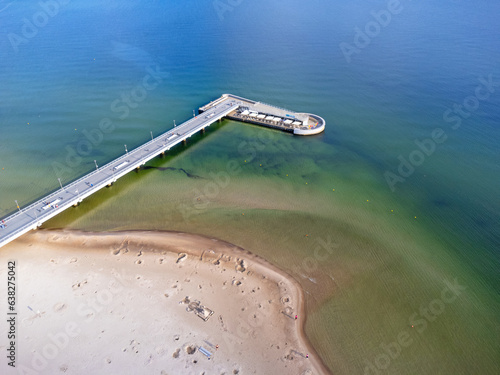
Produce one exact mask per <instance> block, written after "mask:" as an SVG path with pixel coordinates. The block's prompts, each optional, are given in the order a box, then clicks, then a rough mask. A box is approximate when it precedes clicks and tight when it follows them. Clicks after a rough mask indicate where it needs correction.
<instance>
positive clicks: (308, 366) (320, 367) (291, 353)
mask: <svg viewBox="0 0 500 375" xmlns="http://www.w3.org/2000/svg"><path fill="white" fill-rule="evenodd" d="M27 247H30V248H32V249H33V247H35V248H38V249H39V248H42V247H46V248H50V249H52V250H54V252H55V253H54V254H59V256H60V259H61V260H62V261H61V260H57V259H58V258H56V260H54V258H52V259H51V260H50V261H51V262H54V261H55V262H56V264H57V263H61V265H60V266H59V267H63V269H62V273H64V271H65V270H66V269H68V267H69V266H68V265H67V263H68V260H67V259H69V258H71V260H69V263H72V262H74V264H77V259H80V257H82V256H83V257H84V258H86V255H88V254H89V253H90V252H92V251H94V252H95V256H93V257H91V259H90V260H91V261H92V262H93V263H91V265H89V266H87V268H85V269H86V270H87V269H88V270H92V268H93V267H94V266H95V261H96V259H97V261H98V262H100V263H99V265H101V264H103V265H104V266H105V267H103V268H104V269H106V264H108V268H109V265H110V264H116V262H117V261H121V260H122V259H123V261H122V262H121V264H123V263H131V262H129V261H131V260H134V259H137V258H136V257H142V258H140V259H139V260H136V261H135V262H134V265H128V267H129V268H130V269H132V268H133V267H137V266H139V267H143V269H144V270H146V269H148V268H149V270H148V271H149V272H148V271H146V272H144V275H145V276H146V278H147V277H149V276H150V274H155V270H156V272H157V274H158V275H160V276H161V277H165V276H164V275H163V274H162V272H164V271H162V272H160V273H158V271H157V270H158V269H160V268H159V267H164V266H163V265H162V264H164V265H166V264H169V265H170V267H174V268H176V269H177V271H179V273H180V275H181V276H185V277H186V279H185V280H184V281H186V280H187V282H189V279H190V278H194V277H198V276H196V275H193V272H194V270H198V271H200V273H201V271H202V270H210V272H212V273H211V274H210V276H209V277H206V276H204V277H203V278H200V280H202V281H200V285H199V288H200V289H201V288H202V284H203V282H204V283H205V284H206V283H208V284H209V286H210V287H212V283H214V284H215V283H216V281H220V280H219V279H220V277H222V276H220V275H218V273H219V271H220V274H225V275H229V276H231V275H232V279H229V281H231V280H232V283H233V285H237V286H239V285H240V284H241V283H245V285H247V284H250V283H254V285H257V288H258V289H259V290H260V289H261V287H262V293H264V290H265V291H266V292H267V293H268V294H269V295H271V294H275V293H276V289H277V290H278V293H279V294H276V295H277V296H279V302H280V303H278V301H275V299H276V298H270V299H269V307H267V306H264V308H268V312H266V313H265V314H264V315H262V317H263V318H264V321H261V322H260V323H259V322H258V320H259V319H257V325H253V324H252V323H251V322H250V320H248V322H250V324H251V326H252V328H250V326H249V328H248V329H249V330H251V334H252V337H253V338H254V339H256V340H255V342H257V343H259V344H258V345H259V347H251V348H250V349H249V350H248V349H241V350H242V352H243V353H245V354H246V351H247V350H248V354H249V355H248V357H249V358H247V357H245V354H242V353H241V352H239V353H238V354H234V353H232V354H233V357H238V355H239V357H238V358H240V357H241V358H240V359H241V361H242V363H244V362H245V360H247V362H248V363H246V364H245V365H241V366H242V371H243V373H246V372H247V371H246V369H248V368H249V367H248V366H250V367H251V366H252V359H253V358H252V357H256V358H258V357H260V356H261V355H263V353H266V356H267V352H268V351H269V350H270V349H269V348H265V345H267V344H269V342H270V341H269V339H268V341H266V340H265V339H262V340H260V339H258V338H259V337H263V336H261V335H265V334H267V331H271V330H272V329H271V326H269V325H268V324H266V323H268V321H271V322H272V327H276V328H274V329H275V332H274V336H272V337H278V336H279V335H281V336H280V340H281V341H280V345H282V348H281V349H280V346H279V345H276V349H279V351H278V352H277V353H279V355H276V354H271V355H269V358H268V359H267V362H266V366H267V367H266V370H271V371H274V370H275V369H274V366H276V368H278V367H280V366H284V367H287V366H288V365H291V366H293V368H294V369H296V370H297V371H300V372H297V374H300V375H303V374H304V375H309V374H325V375H330V374H331V372H330V371H329V370H328V368H327V367H326V365H325V364H324V363H323V361H322V360H321V358H320V357H319V355H318V353H317V352H316V350H315V349H314V348H313V346H312V344H311V343H310V341H309V339H308V337H307V335H306V334H305V329H304V327H305V323H306V319H307V316H306V312H305V296H304V291H303V289H302V287H301V286H300V284H299V283H298V282H297V281H296V280H295V279H294V278H292V277H291V276H290V275H288V274H287V273H286V272H284V271H282V270H281V269H279V268H278V267H277V266H275V265H273V264H271V263H269V262H268V261H266V260H265V259H264V258H262V257H259V256H258V255H255V254H253V253H251V252H250V251H248V250H245V249H243V248H241V247H238V246H236V245H233V244H231V243H229V242H226V241H223V240H219V239H216V238H212V237H207V236H203V235H198V234H190V233H185V232H173V231H143V230H137V231H135V230H129V231H116V232H84V231H74V230H61V229H57V230H52V229H50V230H39V231H37V232H33V233H30V234H29V235H26V236H24V237H23V238H21V239H18V240H17V241H16V242H14V243H12V244H10V245H8V246H6V247H5V248H4V249H2V250H1V251H0V258H8V257H9V256H10V257H12V254H13V253H14V254H19V255H21V256H23V251H22V250H21V249H26V248H27ZM71 247H72V248H75V249H78V250H77V251H78V253H74V252H72V251H68V248H71ZM11 249H12V250H15V252H12V251H11ZM106 249H108V250H110V252H105V250H106ZM82 250H84V251H83V252H82ZM26 251H27V254H29V253H30V251H28V250H26ZM37 255H38V256H39V257H42V258H43V257H44V255H47V254H44V252H40V251H38V252H37ZM70 255H73V257H70ZM158 256H160V258H158ZM75 257H78V258H75ZM155 257H156V260H154V258H155ZM22 262H25V260H23V261H22ZM22 262H20V263H21V264H22ZM110 262H114V263H110ZM3 263H4V264H6V262H3ZM63 263H64V265H63ZM188 263H189V267H187V269H184V270H181V269H182V268H183V267H184V266H187V265H188ZM4 264H2V267H4ZM226 266H234V269H235V270H234V271H231V270H230V268H229V267H226ZM221 267H223V269H222V270H220V268H221ZM174 268H172V270H173V271H175V269H174ZM226 268H227V270H226ZM134 269H136V268H134ZM214 270H215V271H214ZM173 271H171V272H173ZM198 271H196V274H197V273H198ZM223 271H224V272H223ZM226 271H227V272H226ZM190 272H191V273H190ZM188 274H189V275H188ZM186 275H188V276H186ZM235 275H236V276H235ZM236 277H237V278H238V279H236ZM259 277H260V278H259ZM178 278H179V279H180V277H178ZM239 280H241V281H239ZM243 280H244V281H243ZM227 281H228V280H226V281H224V285H225V284H226V282H227ZM269 281H270V283H269ZM85 282H86V281H85ZM151 282H152V281H151ZM234 283H236V284H234ZM205 284H203V288H205V289H209V286H208V285H205ZM78 285H80V284H78ZM225 288H226V287H223V288H222V290H220V291H219V292H218V293H216V294H219V297H213V298H214V299H213V300H212V301H211V302H210V303H211V304H212V305H214V304H215V305H216V302H217V299H216V298H229V297H225V296H224V295H226V294H227V295H228V294H229V289H227V290H224V289H225ZM241 288H243V287H241ZM233 289H234V287H233ZM127 290H128V289H127ZM180 290H183V289H182V286H181V288H180ZM180 290H176V293H180ZM153 291H155V289H154V288H153ZM252 292H255V287H254V289H253V290H252ZM94 293H97V291H96V292H94ZM205 293H206V294H205V295H204V294H200V295H201V296H202V298H203V299H204V300H210V298H211V297H210V296H209V295H208V292H205ZM241 293H242V294H243V293H244V290H241ZM212 294H214V291H212ZM165 295H167V294H165ZM186 298H188V297H186ZM239 298H240V299H241V298H243V297H241V295H240V297H239ZM248 300H250V296H248V297H244V300H242V301H243V302H242V303H244V304H245V306H246V304H248ZM271 300H272V303H271ZM232 301H233V300H230V304H232ZM234 301H236V300H234ZM127 302H128V301H125V302H122V304H126V303H127ZM181 302H182V301H181ZM240 302H241V301H240ZM179 303H180V302H179ZM227 303H228V302H227V301H223V303H222V305H224V304H227ZM234 303H235V304H237V302H234ZM260 307H261V304H259V308H260ZM246 308H247V309H248V308H249V307H242V308H241V311H243V310H245V309H246ZM171 309H172V307H171ZM250 309H251V307H250ZM175 311H178V310H175ZM262 311H263V310H262ZM273 311H274V313H273ZM219 312H220V309H219V311H217V313H219ZM278 312H279V313H278ZM227 314H228V315H226V316H225V318H224V319H226V318H227V316H229V319H228V322H227V323H225V324H224V323H222V315H219V319H220V321H221V324H222V326H223V327H224V326H225V325H227V326H228V327H229V326H231V325H234V324H235V323H236V322H238V324H237V325H234V327H236V329H232V328H229V329H228V328H227V327H224V331H226V332H227V333H226V335H233V336H234V334H235V333H237V336H238V337H239V338H242V337H243V338H244V340H243V341H241V343H240V344H241V347H243V348H244V346H245V345H247V342H250V341H251V338H248V337H246V335H244V334H243V333H242V332H240V331H241V330H242V329H243V328H242V327H241V322H239V320H240V319H241V315H243V314H242V313H236V315H235V314H234V313H229V312H227ZM258 314H259V312H258V311H257V315H258ZM270 314H271V315H270ZM295 314H296V315H298V319H297V320H295V319H294V317H293V316H292V315H295ZM253 317H254V318H256V314H253ZM152 318H154V316H148V317H147V318H146V319H152ZM181 318H184V316H181ZM122 319H123V317H122ZM209 319H211V320H212V321H215V322H216V319H217V317H216V316H213V317H212V318H210V317H209ZM181 320H182V319H181ZM172 323H173V324H172V325H173V326H175V325H178V324H179V325H181V321H177V319H174V321H173V322H172ZM195 323H199V322H197V321H195ZM189 324H191V323H189ZM211 324H215V323H211ZM244 324H246V326H248V324H247V323H244ZM200 327H202V328H200V329H201V330H202V331H203V329H204V328H203V327H204V326H200ZM278 327H279V328H278ZM245 329H246V328H245ZM103 332H104V331H103ZM214 332H215V331H214ZM249 332H250V331H249ZM213 334H214V335H215V333H213ZM228 337H229V336H228ZM238 337H236V336H235V339H238ZM225 339H226V338H225ZM257 339H258V340H257ZM226 341H227V339H226ZM261 341H262V342H261ZM283 341H284V343H285V347H283ZM288 345H290V346H288ZM200 346H201V345H200ZM286 346H288V347H286ZM236 347H237V346H235V348H236ZM272 347H273V345H271V348H272ZM291 348H293V349H291ZM295 348H297V349H295ZM253 349H256V350H255V351H254V350H253ZM285 349H286V350H288V351H286V350H285ZM259 351H262V353H259ZM304 353H307V354H308V359H305V356H304ZM189 354H191V353H189ZM177 355H178V354H177ZM217 355H218V356H222V354H219V353H217ZM233 357H232V358H231V360H232V359H233ZM300 357H303V358H300ZM174 358H177V357H175V356H174ZM263 358H264V357H263ZM294 359H295V361H294ZM227 361H229V359H227ZM297 361H299V363H296V362H297ZM194 363H196V362H194ZM212 363H214V361H212ZM185 366H187V364H185ZM245 366H247V367H246V368H245ZM244 369H245V370H244ZM234 371H235V372H234V373H236V374H237V373H239V370H236V369H235V370H234ZM287 371H290V368H288V370H287ZM42 373H43V372H42Z"/></svg>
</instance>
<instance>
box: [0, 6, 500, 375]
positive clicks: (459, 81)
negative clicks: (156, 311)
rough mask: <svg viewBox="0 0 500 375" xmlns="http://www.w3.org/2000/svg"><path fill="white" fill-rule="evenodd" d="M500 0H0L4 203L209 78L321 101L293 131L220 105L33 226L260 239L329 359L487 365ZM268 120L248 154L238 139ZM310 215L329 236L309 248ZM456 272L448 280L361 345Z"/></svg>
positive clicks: (494, 340)
mask: <svg viewBox="0 0 500 375" xmlns="http://www.w3.org/2000/svg"><path fill="white" fill-rule="evenodd" d="M499 14H500V3H497V2H494V1H486V0H478V1H475V2H468V1H460V0H443V1H439V2H437V1H430V0H423V1H411V0H401V1H396V0H389V1H378V0H373V1H367V0H362V1H356V2H351V1H337V0H334V1H326V0H311V1H307V2H305V1H299V0H288V1H284V0H273V1H264V0H254V1H248V0H247V1H245V0H241V1H229V0H215V1H202V0H185V1H182V2H173V1H157V0H149V1H141V2H139V1H115V0H110V1H106V2H100V1H99V2H98V1H94V0H89V1H85V2H81V1H62V0H61V1H56V0H46V1H41V2H34V1H22V0H18V1H0V217H2V218H3V217H6V216H8V215H9V214H10V213H12V212H14V211H15V210H16V203H15V201H16V200H17V201H18V202H19V204H20V205H21V206H26V205H28V204H29V203H30V202H32V201H34V200H36V199H38V198H40V197H42V196H44V195H45V194H47V193H49V192H51V191H54V190H56V189H58V188H59V182H58V178H60V179H61V181H62V183H63V184H64V183H68V182H70V181H72V180H75V179H77V178H78V177H80V176H82V175H83V174H85V173H87V172H89V171H91V170H92V169H94V168H95V163H98V164H104V163H106V162H108V161H110V160H112V159H114V158H116V157H117V156H120V155H122V154H123V153H124V152H125V147H127V148H128V149H129V150H130V149H133V148H134V147H137V146H139V145H140V144H142V143H144V142H146V141H147V140H148V139H150V137H151V133H152V134H153V136H155V135H158V134H161V133H163V132H165V131H167V130H168V129H170V128H171V127H173V124H174V121H175V122H176V123H177V124H179V123H181V122H182V121H185V120H187V119H189V118H190V117H191V116H192V113H193V110H196V109H197V108H198V107H200V106H202V105H204V104H206V103H208V102H209V101H211V100H214V99H215V98H217V97H219V96H220V95H222V94H224V93H232V94H236V95H240V96H243V97H246V98H250V99H253V100H258V101H262V102H266V103H270V104H273V105H276V106H279V107H285V108H290V109H291V110H295V111H304V112H309V113H315V114H318V115H320V116H322V117H323V118H324V119H325V120H326V122H327V127H326V130H325V132H324V133H323V134H321V135H318V136H313V137H302V138H301V137H293V136H291V135H289V134H284V133H280V132H276V131H274V130H267V129H260V128H256V127H254V126H251V125H244V124H239V123H234V122H231V121H224V122H223V123H222V124H220V125H217V126H216V127H214V128H213V129H211V130H210V131H209V132H208V133H207V134H206V135H204V136H199V137H197V138H196V137H195V138H194V139H193V140H192V141H191V142H190V144H189V145H188V146H187V147H180V146H179V147H178V148H177V149H176V150H173V151H172V154H171V155H169V156H167V157H166V158H165V159H159V160H156V161H154V162H151V163H150V164H149V167H151V168H150V169H147V170H144V171H142V172H140V173H138V174H133V175H132V174H131V176H127V177H126V178H125V179H124V181H123V182H122V181H120V182H119V183H117V184H116V186H115V187H113V189H114V190H107V191H105V192H102V193H99V194H97V195H96V196H95V197H92V198H90V199H89V200H88V202H85V203H84V204H83V205H82V206H81V207H78V208H77V209H74V210H72V211H71V212H67V213H64V214H63V215H61V216H59V217H57V218H55V219H53V220H52V221H51V222H48V223H47V224H46V227H47V228H60V227H66V228H73V229H82V230H117V229H157V230H182V231H187V232H193V233H202V234H206V235H210V236H214V237H218V238H222V239H223V240H226V241H229V242H232V243H235V244H237V245H240V246H242V247H244V248H246V249H247V250H249V251H252V252H254V253H257V254H259V255H261V256H263V257H264V258H266V259H268V260H270V261H271V262H273V263H275V264H276V265H278V266H279V267H281V268H283V269H284V270H286V271H287V272H289V273H290V274H291V275H292V276H293V277H295V278H296V279H297V280H298V281H299V282H300V283H301V284H302V286H303V287H304V289H305V291H306V296H307V310H308V314H309V315H308V316H309V318H308V323H307V326H306V331H307V334H308V335H309V337H310V339H311V342H312V343H313V345H314V346H315V348H316V349H317V351H318V353H319V354H320V355H321V357H322V358H323V360H324V362H325V364H327V366H328V367H330V369H331V370H332V373H342V374H355V373H379V372H380V373H391V374H392V373H393V374H416V373H418V374H437V373H440V374H471V373H477V374H498V373H499V371H500V363H499V362H500V360H499V358H500V357H499V355H498V353H499V348H500V339H499V337H500V335H499V327H500V316H499V313H498V311H500V295H499V290H500V289H499V288H500V277H499V271H498V270H499V266H500V253H499V245H500V228H499V223H500V195H499V193H498V191H499V188H500V147H499V145H500V125H499V124H500V65H499V62H500V38H499V37H498V36H499V32H500V26H499V23H498V15H499ZM103 123H104V124H108V127H107V128H106V129H107V131H106V132H104V131H102V124H103ZM262 134H265V137H269V139H271V140H272V141H271V142H270V143H268V144H267V143H266V145H265V147H262V148H257V154H256V156H255V157H252V159H254V160H251V161H248V162H247V163H245V162H244V159H250V158H249V157H248V155H245V154H242V153H241V151H239V150H238V146H239V145H240V144H241V142H245V141H250V140H254V141H258V140H259V139H262V137H261V135H262ZM94 160H95V162H94ZM228 160H238V161H239V162H241V163H242V164H241V165H242V168H243V169H242V172H241V173H240V174H239V175H238V176H234V178H233V179H232V180H231V183H230V185H229V186H228V187H224V189H225V190H223V192H222V193H221V194H219V195H218V196H217V197H216V198H213V199H212V200H211V203H210V204H209V205H208V207H207V208H205V209H204V210H195V211H196V212H195V214H194V215H192V216H191V218H190V220H186V217H185V215H184V216H183V215H182V214H181V213H180V210H179V207H181V206H182V205H186V204H188V205H189V204H191V205H192V203H191V202H192V201H193V198H195V197H196V194H197V193H196V191H197V189H198V191H202V190H203V186H204V185H203V184H204V182H203V181H202V179H201V180H200V179H198V180H193V179H190V178H189V177H186V175H184V174H183V173H179V172H178V171H179V170H185V171H188V172H189V174H191V175H196V176H201V177H202V178H205V179H210V177H209V176H210V173H218V172H220V171H221V170H223V168H224V166H225V165H226V164H227V161H228ZM165 168H166V169H165ZM169 168H170V169H169ZM200 181H201V182H200ZM197 184H198V185H197ZM242 210H245V213H246V215H245V218H243V217H242V216H241V212H242ZM199 211H200V212H199ZM243 220H247V221H243ZM305 234H308V235H310V236H311V237H309V236H308V237H307V238H314V236H315V237H316V238H323V239H326V238H329V237H330V238H332V239H333V240H334V241H335V242H336V243H337V244H338V245H339V247H338V250H337V252H336V253H335V254H334V256H331V257H330V258H329V259H327V260H326V261H325V262H323V263H322V264H321V265H318V267H317V268H315V269H314V270H311V269H307V267H306V268H304V266H303V264H304V262H303V259H305V258H306V257H307V256H310V254H311V251H312V250H311V249H312V248H313V246H312V245H311V244H310V243H308V242H307V241H308V240H306V239H305V237H304V236H305ZM0 251H1V250H0ZM311 279H312V280H315V282H312V281H311ZM453 279H457V280H458V281H459V282H461V283H464V284H465V285H466V286H467V289H466V292H464V293H463V294H462V295H461V296H459V298H460V300H459V302H457V303H454V304H453V305H451V307H449V308H448V306H447V310H446V311H445V313H443V315H442V316H440V317H439V319H436V321H435V323H432V324H433V325H432V329H431V330H428V331H426V332H425V333H423V334H422V335H420V336H419V337H418V338H416V339H415V343H414V344H413V345H412V346H411V347H410V349H406V350H405V351H402V353H401V354H400V355H398V356H397V358H393V359H392V360H391V363H390V365H388V366H387V367H386V368H381V367H377V364H376V362H375V359H376V358H377V355H378V354H379V353H380V352H382V350H383V349H380V348H381V346H380V345H382V344H381V343H384V342H388V341H389V340H392V339H393V338H394V337H397V334H398V332H400V331H401V329H404V328H406V327H407V326H408V318H409V317H411V316H412V312H413V311H419V307H420V306H421V305H426V304H428V303H429V302H431V301H432V300H433V298H435V296H436V295H439V292H440V291H441V290H442V289H443V285H445V284H443V283H444V280H453ZM433 322H434V321H433ZM472 351H473V352H474V353H475V354H472V353H471V352H472ZM373 366H374V367H373ZM382 367H383V366H382ZM375 371H379V372H375Z"/></svg>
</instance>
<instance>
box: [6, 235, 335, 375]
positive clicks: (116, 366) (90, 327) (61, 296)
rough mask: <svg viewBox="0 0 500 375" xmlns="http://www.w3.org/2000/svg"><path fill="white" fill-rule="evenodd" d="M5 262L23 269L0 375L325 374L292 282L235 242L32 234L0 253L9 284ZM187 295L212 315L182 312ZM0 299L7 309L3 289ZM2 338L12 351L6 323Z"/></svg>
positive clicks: (175, 237)
mask: <svg viewBox="0 0 500 375" xmlns="http://www.w3.org/2000/svg"><path fill="white" fill-rule="evenodd" d="M9 259H14V260H16V261H17V264H18V266H17V290H18V293H17V311H18V316H17V319H18V325H17V334H18V335H17V336H18V337H17V343H16V346H17V361H16V362H17V368H16V369H12V368H11V367H9V366H7V359H6V358H5V356H4V355H2V363H1V365H0V366H1V371H0V373H2V374H6V375H9V374H51V375H54V374H171V375H172V374H207V375H208V374H326V373H328V372H327V370H326V369H325V368H324V366H323V365H322V363H321V360H320V359H319V358H318V356H317V354H316V353H315V352H314V350H313V349H312V348H311V346H310V345H309V344H308V342H307V339H306V338H305V336H304V335H303V329H302V328H303V324H304V318H305V317H304V313H303V306H302V305H303V303H302V292H301V290H300V288H299V287H298V285H297V284H296V282H294V281H293V280H292V279H290V278H289V277H288V276H287V275H285V274H283V273H282V272H280V271H279V270H277V269H276V268H274V267H272V266H271V265H269V264H267V263H266V262H265V261H263V260H262V259H259V258H257V257H256V256H254V255H252V254H250V253H248V252H246V251H244V250H242V249H240V248H237V247H235V246H234V245H231V244H228V243H225V242H222V241H217V240H215V239H208V238H205V237H201V236H195V235H188V234H183V233H157V232H126V233H125V232H123V233H105V234H83V233H76V232H63V231H37V232H34V233H32V234H29V235H26V236H24V237H22V238H21V239H19V240H17V241H15V242H14V243H12V244H10V245H8V246H6V247H4V248H2V249H0V271H1V272H0V274H1V275H4V276H3V277H6V276H5V275H6V273H7V261H8V260H9ZM0 282H1V283H2V285H5V284H6V280H1V281H0ZM186 297H188V299H189V300H190V301H191V302H192V301H199V302H200V304H201V305H204V306H206V307H207V308H209V309H211V310H213V315H212V316H210V317H209V318H208V320H207V321H204V320H203V319H201V318H200V317H198V316H197V315H195V312H194V311H187V308H188V304H187V303H184V302H181V301H183V300H184V299H185V298H186ZM0 301H1V302H0V303H2V304H5V308H2V310H4V311H5V309H6V301H7V295H6V290H5V288H4V287H2V288H1V295H0ZM28 306H29V307H30V308H31V309H32V310H33V311H31V310H30V309H29V308H28ZM191 307H195V306H194V305H191ZM4 314H5V313H4ZM295 314H297V315H298V316H299V319H298V320H295V319H294V316H295ZM0 335H1V336H0V337H1V340H0V350H1V352H2V353H6V350H7V346H6V345H5V344H6V342H7V339H6V337H7V332H6V325H5V324H2V331H1V333H0ZM215 345H218V346H219V348H218V350H216V348H215ZM200 347H203V348H205V349H206V350H207V351H208V352H210V353H212V357H211V359H210V360H209V359H208V358H207V357H206V356H205V355H203V354H202V353H201V352H200V349H199V348H200ZM306 354H309V358H308V359H307V358H305V355H306Z"/></svg>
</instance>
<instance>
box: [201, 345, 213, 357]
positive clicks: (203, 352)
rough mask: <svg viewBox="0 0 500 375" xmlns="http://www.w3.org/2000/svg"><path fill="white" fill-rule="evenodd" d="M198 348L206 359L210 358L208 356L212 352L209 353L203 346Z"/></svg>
mask: <svg viewBox="0 0 500 375" xmlns="http://www.w3.org/2000/svg"><path fill="white" fill-rule="evenodd" d="M198 350H199V351H200V353H202V354H204V355H205V356H206V357H207V358H208V359H210V357H211V356H212V353H210V352H209V351H208V350H207V349H205V348H204V347H203V346H200V347H199V348H198Z"/></svg>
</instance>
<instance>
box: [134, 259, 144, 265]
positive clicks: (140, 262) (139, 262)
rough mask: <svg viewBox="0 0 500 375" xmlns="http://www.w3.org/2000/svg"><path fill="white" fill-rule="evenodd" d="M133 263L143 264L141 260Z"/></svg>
mask: <svg viewBox="0 0 500 375" xmlns="http://www.w3.org/2000/svg"><path fill="white" fill-rule="evenodd" d="M134 263H135V264H142V263H143V262H142V260H141V259H137V260H136V261H135V262H134Z"/></svg>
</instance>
